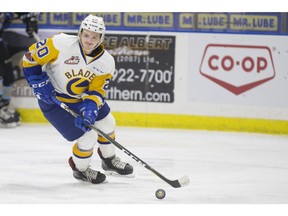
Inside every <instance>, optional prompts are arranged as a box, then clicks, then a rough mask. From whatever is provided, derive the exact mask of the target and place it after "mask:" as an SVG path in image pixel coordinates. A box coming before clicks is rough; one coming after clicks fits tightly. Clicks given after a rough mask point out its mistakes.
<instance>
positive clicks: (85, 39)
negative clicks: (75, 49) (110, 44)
mask: <svg viewBox="0 0 288 216" xmlns="http://www.w3.org/2000/svg"><path fill="white" fill-rule="evenodd" d="M80 39H81V43H82V46H83V49H84V50H85V52H86V54H90V53H91V52H92V51H93V49H94V48H95V46H96V45H97V44H98V43H99V42H100V40H101V34H99V33H96V32H92V31H88V30H85V29H83V31H82V33H81V35H80Z"/></svg>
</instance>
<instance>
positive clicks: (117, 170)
mask: <svg viewBox="0 0 288 216" xmlns="http://www.w3.org/2000/svg"><path fill="white" fill-rule="evenodd" d="M97 152H98V154H99V156H100V158H101V159H102V168H103V169H104V170H105V171H106V172H105V174H106V175H111V176H122V177H128V178H133V177H134V174H133V167H132V166H131V165H130V164H128V163H124V162H122V161H121V160H120V158H119V157H117V156H116V155H113V156H112V157H109V158H104V157H103V156H102V153H101V151H100V149H99V148H98V150H97Z"/></svg>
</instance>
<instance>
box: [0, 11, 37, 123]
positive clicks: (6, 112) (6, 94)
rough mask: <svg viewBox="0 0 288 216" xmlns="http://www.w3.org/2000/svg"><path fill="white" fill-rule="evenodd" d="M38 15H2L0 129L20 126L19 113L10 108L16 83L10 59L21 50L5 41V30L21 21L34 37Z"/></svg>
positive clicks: (0, 23) (0, 24)
mask: <svg viewBox="0 0 288 216" xmlns="http://www.w3.org/2000/svg"><path fill="white" fill-rule="evenodd" d="M37 15H38V14H37V13H10V12H7V13H0V127H16V126H17V125H19V124H20V115H19V113H18V112H16V111H15V109H14V108H12V107H11V106H9V105H10V100H11V96H12V88H13V86H12V85H13V83H14V74H13V68H12V63H11V61H9V59H10V58H11V57H12V55H13V54H15V53H17V52H19V51H20V50H19V49H15V48H13V49H12V48H11V44H8V43H7V41H5V40H4V39H3V36H4V30H5V29H7V28H9V27H10V24H11V22H12V21H13V20H15V19H19V20H22V21H23V23H24V24H25V25H26V33H27V34H28V35H29V37H33V32H36V33H37V31H38V24H37ZM23 37H25V36H23ZM17 42H18V41H15V43H14V44H13V46H14V47H17ZM15 44H16V46H15ZM27 47H28V45H27ZM27 47H25V49H27ZM25 49H24V50H25Z"/></svg>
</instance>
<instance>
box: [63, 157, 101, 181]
mask: <svg viewBox="0 0 288 216" xmlns="http://www.w3.org/2000/svg"><path fill="white" fill-rule="evenodd" d="M68 163H69V165H70V167H71V168H72V170H73V176H74V178H76V179H78V180H82V181H86V182H91V183H92V184H100V183H102V182H104V181H105V179H106V176H105V175H104V174H103V173H101V172H99V171H95V170H93V169H91V168H90V167H88V168H87V169H86V170H85V171H82V172H81V171H79V170H77V169H76V166H75V163H74V161H73V159H72V157H70V158H69V160H68Z"/></svg>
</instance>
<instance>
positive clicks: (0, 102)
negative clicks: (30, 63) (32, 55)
mask: <svg viewBox="0 0 288 216" xmlns="http://www.w3.org/2000/svg"><path fill="white" fill-rule="evenodd" d="M8 59H9V51H8V49H7V46H6V45H5V43H4V42H3V41H2V40H0V76H1V81H0V82H1V83H0V88H1V89H0V125H1V126H2V127H16V126H17V125H19V124H20V115H19V113H18V112H16V111H15V109H14V108H12V107H11V106H9V105H10V101H11V97H12V91H13V82H14V75H13V69H12V64H11V62H10V61H7V60H8Z"/></svg>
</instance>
